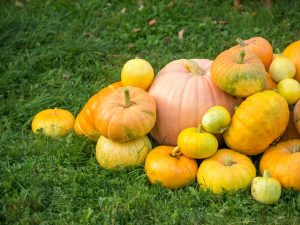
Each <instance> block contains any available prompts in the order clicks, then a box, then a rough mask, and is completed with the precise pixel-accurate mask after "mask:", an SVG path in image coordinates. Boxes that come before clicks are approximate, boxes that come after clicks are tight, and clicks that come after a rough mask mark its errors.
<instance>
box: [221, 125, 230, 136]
mask: <svg viewBox="0 0 300 225" xmlns="http://www.w3.org/2000/svg"><path fill="white" fill-rule="evenodd" d="M229 126H230V125H227V126H226V127H223V128H221V129H220V133H221V134H223V133H224V132H225V130H227V129H228V128H229Z"/></svg>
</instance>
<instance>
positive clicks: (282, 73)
mask: <svg viewBox="0 0 300 225" xmlns="http://www.w3.org/2000/svg"><path fill="white" fill-rule="evenodd" d="M269 73H270V74H271V77H272V79H273V80H274V81H276V82H280V81H281V80H283V79H287V78H293V77H294V76H295V74H296V66H295V64H294V62H293V61H292V60H290V59H288V58H286V57H284V56H283V55H280V56H277V57H276V58H275V59H274V60H273V61H272V63H271V65H270V68H269Z"/></svg>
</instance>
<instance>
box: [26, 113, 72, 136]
mask: <svg viewBox="0 0 300 225" xmlns="http://www.w3.org/2000/svg"><path fill="white" fill-rule="evenodd" d="M74 121H75V118H74V116H73V114H72V113H71V112H70V111H68V110H64V109H58V108H55V109H46V110H43V111H41V112H39V113H37V114H36V115H35V117H34V118H33V121H32V123H31V128H32V131H33V132H34V133H39V132H41V133H43V134H44V135H46V136H49V137H53V138H56V137H64V136H66V135H67V134H69V133H70V132H72V131H73V126H74Z"/></svg>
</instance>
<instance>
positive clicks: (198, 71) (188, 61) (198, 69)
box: [183, 59, 205, 76]
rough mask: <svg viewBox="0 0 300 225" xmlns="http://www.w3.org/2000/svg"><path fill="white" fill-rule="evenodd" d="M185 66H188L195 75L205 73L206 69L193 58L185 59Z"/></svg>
mask: <svg viewBox="0 0 300 225" xmlns="http://www.w3.org/2000/svg"><path fill="white" fill-rule="evenodd" d="M183 63H184V66H185V68H187V69H188V70H189V71H190V72H191V73H192V74H193V75H195V76H203V75H205V71H204V70H203V69H202V68H201V67H200V66H199V65H198V64H197V63H196V62H194V61H193V60H191V59H184V61H183Z"/></svg>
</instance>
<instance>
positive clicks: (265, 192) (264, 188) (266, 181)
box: [251, 170, 281, 205]
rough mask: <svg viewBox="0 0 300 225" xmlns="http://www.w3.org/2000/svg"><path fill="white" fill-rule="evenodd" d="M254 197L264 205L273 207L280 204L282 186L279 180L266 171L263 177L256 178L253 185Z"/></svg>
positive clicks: (252, 193)
mask: <svg viewBox="0 0 300 225" xmlns="http://www.w3.org/2000/svg"><path fill="white" fill-rule="evenodd" d="M251 195H252V197H253V198H254V199H255V200H256V201H258V202H261V203H263V204H267V205H271V204H274V203H276V202H278V200H279V198H280V195H281V185H280V183H279V181H278V180H276V179H274V178H272V177H270V172H269V171H268V170H265V171H264V173H263V177H255V178H254V179H253V180H252V183H251Z"/></svg>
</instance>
